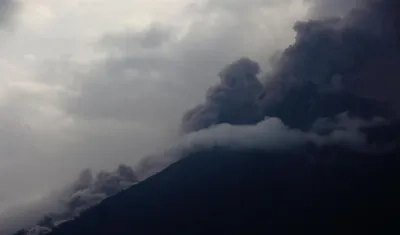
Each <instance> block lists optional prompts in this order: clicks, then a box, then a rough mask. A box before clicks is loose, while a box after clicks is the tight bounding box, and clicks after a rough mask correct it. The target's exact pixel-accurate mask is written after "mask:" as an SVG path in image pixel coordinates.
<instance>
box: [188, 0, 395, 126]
mask: <svg viewBox="0 0 400 235" xmlns="http://www.w3.org/2000/svg"><path fill="white" fill-rule="evenodd" d="M363 3H364V4H362V5H359V8H357V9H353V10H352V11H351V12H350V13H349V14H348V15H347V16H345V17H343V18H328V19H322V20H310V21H307V22H298V23H296V24H295V26H294V30H295V31H296V32H297V36H296V41H295V43H294V44H292V45H291V46H289V47H288V48H287V49H286V50H284V51H283V52H282V54H281V55H280V57H279V59H278V60H277V61H276V63H275V66H274V68H273V69H272V70H271V71H269V72H268V74H267V76H266V77H265V78H264V79H263V80H265V85H264V92H263V93H262V95H261V96H260V94H261V91H260V89H261V86H260V85H258V81H257V78H256V76H255V75H256V74H257V72H258V70H257V69H253V68H258V66H257V64H256V63H255V62H250V61H248V60H243V59H241V60H239V61H237V62H235V63H233V64H232V65H231V66H229V67H228V68H227V70H228V71H236V70H237V71H240V72H239V73H237V74H240V75H237V76H235V77H234V78H235V81H236V84H239V85H236V84H235V85H236V86H237V87H239V88H236V89H233V88H232V87H231V86H229V85H226V83H227V82H225V81H229V78H230V76H227V77H224V76H222V82H221V85H219V86H217V87H216V88H212V89H211V90H210V92H209V94H207V101H206V103H205V104H204V105H201V106H199V107H196V108H195V109H193V110H190V111H189V112H188V113H187V114H186V115H185V117H184V119H183V127H184V128H183V129H185V130H186V131H193V130H198V129H201V128H205V127H208V126H210V125H213V124H218V123H231V124H249V123H257V122H258V121H260V120H261V119H262V118H263V117H264V116H272V117H279V118H280V119H281V120H282V121H283V122H284V123H285V124H287V125H289V126H290V127H295V128H300V129H303V130H308V129H310V128H311V126H312V124H313V123H314V122H315V121H316V120H317V119H319V118H323V117H332V116H334V115H337V114H339V113H343V112H349V113H350V114H351V115H356V116H360V117H364V118H371V117H373V116H374V115H379V116H385V117H388V116H393V115H394V113H393V112H394V111H393V109H394V110H396V111H400V109H399V108H400V97H399V95H398V92H397V91H398V90H399V89H400V80H399V79H398V78H399V77H400V76H399V75H400V73H399V70H398V69H397V63H398V61H399V60H400V58H399V55H400V50H399V46H398V45H399V44H398V42H399V34H398V30H397V29H398V28H399V17H398V14H396V13H397V11H396V10H399V2H398V1H392V0H388V1H364V2H363ZM249 64H251V66H249ZM246 65H248V66H246ZM247 74H249V75H250V76H247ZM238 80H242V81H241V82H238ZM249 80H250V81H252V84H257V85H253V86H246V85H243V84H247V83H246V82H247V81H249ZM220 91H221V92H220ZM228 91H229V92H228ZM215 93H216V94H218V95H219V94H220V93H222V95H220V96H221V97H223V98H224V99H223V100H222V99H217V98H214V97H215V96H217V95H215ZM243 94H245V95H243ZM246 94H247V95H246ZM248 94H251V95H248ZM220 96H217V97H218V98H219V97H220ZM238 97H245V98H243V100H242V98H238ZM258 99H260V100H258ZM221 100H222V101H221ZM225 100H228V101H225ZM249 104H250V105H249ZM243 105H244V106H245V108H243ZM260 109H262V111H260Z"/></svg>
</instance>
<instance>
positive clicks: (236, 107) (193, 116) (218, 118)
mask: <svg viewBox="0 0 400 235" xmlns="http://www.w3.org/2000/svg"><path fill="white" fill-rule="evenodd" d="M259 73H260V67H259V65H258V64H257V63H255V62H253V61H251V60H250V59H247V58H243V59H240V60H238V61H236V62H234V63H233V64H231V65H229V66H227V67H226V68H225V69H223V70H222V71H221V72H220V74H219V76H220V79H221V81H220V84H218V85H216V86H213V87H211V88H210V89H209V90H208V92H207V96H206V101H205V103H204V104H202V105H199V106H197V107H195V108H194V109H192V110H190V111H188V112H187V113H186V114H185V115H184V117H183V121H182V125H183V126H182V128H183V131H185V132H192V131H197V130H201V129H204V128H207V127H209V126H212V125H216V124H219V123H224V122H226V123H231V124H246V123H249V121H250V122H254V120H251V119H253V118H254V119H255V120H258V119H260V116H261V109H260V107H258V105H259V104H258V103H257V101H258V98H259V97H260V95H261V93H262V91H263V86H262V84H261V82H260V81H259V80H258V78H257V75H258V74H259ZM249 119H250V120H249Z"/></svg>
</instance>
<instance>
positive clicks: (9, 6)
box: [0, 0, 19, 27]
mask: <svg viewBox="0 0 400 235" xmlns="http://www.w3.org/2000/svg"><path fill="white" fill-rule="evenodd" d="M18 5H19V3H18V2H17V1H15V0H0V27H1V26H4V25H5V24H8V23H9V22H10V20H11V18H12V17H13V15H14V14H15V12H16V10H17V8H18Z"/></svg>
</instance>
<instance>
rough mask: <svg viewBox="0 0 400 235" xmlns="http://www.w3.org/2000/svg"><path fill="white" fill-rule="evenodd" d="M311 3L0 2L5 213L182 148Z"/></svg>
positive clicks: (289, 36) (283, 42)
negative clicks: (212, 103)
mask: <svg viewBox="0 0 400 235" xmlns="http://www.w3.org/2000/svg"><path fill="white" fill-rule="evenodd" d="M309 3H310V1H308V0H306V3H304V2H303V0H285V1H282V0H246V1H243V0H151V1H149V0H117V1H109V0H68V1H66V0H20V1H17V0H14V1H13V0H0V213H1V212H2V211H4V210H5V209H6V208H7V207H10V206H14V205H18V204H21V203H24V202H29V201H31V200H35V199H37V198H39V197H41V196H43V195H46V194H47V193H48V192H49V191H51V190H52V189H56V188H57V186H59V185H62V184H64V183H66V182H69V181H71V180H73V179H74V178H75V177H76V174H77V172H79V171H80V170H82V169H83V168H86V167H91V168H94V169H108V168H114V167H116V165H117V164H119V163H120V162H123V163H127V164H130V165H133V164H134V163H135V162H136V161H138V159H139V158H140V157H142V156H144V155H145V154H146V153H151V152H154V151H157V150H160V149H162V148H164V147H165V146H168V144H169V142H170V141H173V140H174V138H176V135H177V132H178V125H179V121H180V118H181V116H182V114H183V113H184V112H185V111H186V110H187V109H189V108H191V107H193V106H194V105H196V104H198V103H199V102H201V101H202V99H203V97H204V93H205V91H206V89H207V88H208V87H209V86H210V85H213V84H215V83H217V81H218V77H217V74H218V72H219V70H220V69H221V68H223V67H224V66H225V65H226V64H229V63H231V62H232V61H234V60H236V59H238V58H240V57H243V56H248V57H250V58H252V59H254V60H256V61H258V62H259V63H260V65H261V66H262V69H263V71H264V72H265V71H266V70H268V59H269V58H270V57H271V56H272V55H274V54H275V53H276V52H277V51H279V50H280V49H283V48H285V47H286V46H287V45H289V44H290V43H291V42H292V41H293V40H294V32H293V30H292V25H293V23H294V22H295V21H297V20H300V19H304V18H306V17H307V9H308V8H309V5H308V4H309Z"/></svg>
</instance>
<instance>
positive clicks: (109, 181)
mask: <svg viewBox="0 0 400 235" xmlns="http://www.w3.org/2000/svg"><path fill="white" fill-rule="evenodd" d="M137 182H138V179H137V176H136V174H135V173H134V171H133V169H132V168H131V167H129V166H126V165H120V166H119V167H118V168H117V169H116V170H115V171H113V172H106V171H100V172H99V173H98V174H97V175H96V177H93V173H92V171H91V170H90V169H86V170H83V171H82V172H81V174H80V175H79V177H78V179H77V180H76V181H75V182H73V183H72V184H70V185H69V186H67V187H66V188H65V189H63V190H61V191H60V192H57V193H55V194H54V195H52V196H51V197H50V198H46V199H45V200H52V201H54V202H53V204H56V206H57V208H58V210H57V211H53V212H51V213H49V214H48V213H46V215H44V216H43V218H42V219H41V220H40V221H39V222H38V223H37V224H36V225H35V226H33V227H32V228H29V229H24V230H21V231H19V232H17V233H16V234H20V235H40V234H46V233H48V232H49V231H51V230H52V229H53V228H54V227H56V226H58V225H59V224H61V223H63V222H65V221H68V220H70V219H73V218H74V217H76V216H78V215H79V214H80V213H81V212H82V211H84V210H85V209H87V208H90V207H92V206H94V205H96V204H98V203H100V202H101V201H102V200H104V199H105V198H107V197H109V196H112V195H114V194H116V193H118V192H121V191H122V190H124V189H126V188H128V187H130V186H132V185H133V184H135V183H137ZM53 210H54V205H53Z"/></svg>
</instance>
